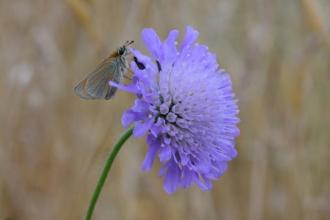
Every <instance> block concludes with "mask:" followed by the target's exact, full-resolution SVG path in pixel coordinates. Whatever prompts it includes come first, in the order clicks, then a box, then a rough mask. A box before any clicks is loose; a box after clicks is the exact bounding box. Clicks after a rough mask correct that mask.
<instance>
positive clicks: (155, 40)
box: [142, 28, 163, 60]
mask: <svg viewBox="0 0 330 220" xmlns="http://www.w3.org/2000/svg"><path fill="white" fill-rule="evenodd" d="M142 41H143V43H144V44H145V45H146V47H147V48H148V50H149V52H150V53H151V55H152V56H154V57H155V59H156V60H162V59H163V53H162V42H161V41H160V39H159V37H158V35H157V34H156V32H155V31H154V30H153V29H151V28H149V29H148V28H146V29H143V31H142Z"/></svg>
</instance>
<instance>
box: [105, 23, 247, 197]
mask: <svg viewBox="0 0 330 220" xmlns="http://www.w3.org/2000/svg"><path fill="white" fill-rule="evenodd" d="M178 34H179V32H178V31H176V30H174V31H171V32H170V33H169V35H168V38H167V39H166V40H165V41H164V43H162V42H161V41H160V39H159V37H158V36H157V34H156V33H155V31H154V30H153V29H144V30H143V31H142V40H143V42H144V43H145V45H146V47H147V48H148V50H149V52H150V53H151V55H152V56H153V57H154V59H155V60H156V64H155V63H154V62H153V61H152V60H151V58H149V57H148V56H145V55H143V54H142V53H141V52H139V51H138V50H134V49H131V52H132V54H134V56H135V57H136V58H135V62H134V61H133V62H132V63H131V67H132V69H133V71H134V76H133V79H132V84H131V85H129V86H123V85H118V84H115V83H113V82H110V84H111V85H112V86H117V87H119V88H121V89H124V90H127V91H130V92H133V93H135V94H137V96H138V99H136V100H135V105H134V106H133V107H132V108H131V109H130V110H127V111H126V112H125V113H124V115H123V117H122V124H123V126H124V127H127V126H128V125H129V124H130V123H132V122H136V126H135V128H134V131H133V135H134V137H136V138H137V137H141V136H143V135H144V134H145V133H148V134H147V138H146V141H147V143H148V145H149V149H148V152H147V155H146V158H145V160H144V162H143V164H142V169H143V170H148V169H150V168H151V167H152V165H153V161H154V158H155V156H156V155H157V154H158V157H159V158H160V161H161V162H162V163H164V165H163V167H162V168H161V170H160V172H159V175H160V177H161V176H163V175H164V173H165V170H166V174H165V181H164V190H165V191H166V192H167V193H170V194H171V193H174V192H175V191H176V190H177V189H178V187H179V186H180V185H181V186H182V187H183V188H187V187H189V186H190V185H191V183H192V182H195V183H196V184H197V185H198V186H199V187H201V188H202V189H203V190H207V191H209V190H211V188H212V182H211V181H210V179H212V180H216V179H218V178H219V177H220V176H221V175H222V174H223V173H224V172H225V171H226V169H227V162H228V161H230V160H231V159H232V158H234V157H236V155H237V152H236V150H235V148H234V145H235V142H234V138H235V137H236V136H238V135H239V133H240V131H239V129H238V128H237V126H236V124H237V123H238V122H239V119H238V118H237V117H236V115H237V114H238V112H239V111H238V108H237V101H236V100H233V97H234V94H233V93H232V86H231V85H232V83H231V80H230V76H229V75H228V74H225V73H224V70H223V69H218V63H217V61H216V55H215V54H211V53H209V52H208V51H207V50H208V48H207V47H206V46H204V45H197V44H195V41H196V39H197V36H198V32H197V31H195V30H194V29H193V28H191V27H187V33H186V36H185V38H184V40H183V43H182V45H181V47H180V49H179V51H178V50H177V48H176V44H177V43H176V41H175V40H176V38H177V36H178ZM142 64H143V65H142Z"/></svg>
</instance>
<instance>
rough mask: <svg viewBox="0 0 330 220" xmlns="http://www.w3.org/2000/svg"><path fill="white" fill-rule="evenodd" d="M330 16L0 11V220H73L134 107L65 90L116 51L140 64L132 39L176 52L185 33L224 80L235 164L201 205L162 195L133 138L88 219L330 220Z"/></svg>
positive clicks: (182, 193) (159, 6)
mask: <svg viewBox="0 0 330 220" xmlns="http://www.w3.org/2000/svg"><path fill="white" fill-rule="evenodd" d="M329 14H330V2H329V1H328V0H314V1H312V0H300V1H299V0H296V1H294V0H292V1H291V0H290V1H288V0H264V1H261V0H251V1H245V0H221V1H215V0H213V1H197V0H195V1H175V0H171V1H169V0H162V1H147V0H145V1H142V0H141V1H138V0H136V1H132V0H131V1H128V0H126V1H119V0H117V1H112V0H95V1H93V0H63V1H50V0H44V1H42V0H13V1H6V0H2V1H0V25H1V26H0V28H1V30H0V36H1V37H0V52H1V53H0V56H1V57H0V71H1V75H0V98H1V109H0V129H1V132H0V219H5V218H7V217H8V218H9V219H11V220H17V219H24V220H25V219H27V220H30V219H31V220H35V219H61V220H66V219H83V217H84V215H85V211H86V209H87V205H88V203H89V199H90V198H91V195H92V192H93V189H94V187H95V184H96V182H97V179H98V178H99V175H100V172H101V170H102V167H103V164H104V162H105V160H106V158H107V156H108V154H109V152H110V150H111V149H112V147H113V145H114V143H115V142H116V141H117V140H118V138H119V137H120V135H121V134H122V133H123V131H124V129H123V128H122V126H121V123H120V118H121V115H122V113H123V112H124V111H125V110H126V109H128V108H130V107H131V106H132V105H133V100H134V96H133V95H132V94H128V93H126V92H123V91H119V92H118V93H117V95H116V97H115V98H114V99H113V100H110V101H104V100H99V101H86V100H83V99H80V98H78V97H77V96H75V95H74V94H73V93H72V88H73V87H74V86H75V84H77V83H78V82H79V81H80V80H81V79H82V78H83V77H85V76H86V75H87V74H88V73H89V72H90V71H92V70H93V69H94V68H95V67H96V66H97V65H98V64H99V63H100V62H101V61H102V60H103V59H104V58H106V57H107V56H108V55H109V54H110V53H111V52H113V51H114V50H115V49H116V48H117V47H118V46H121V45H122V44H123V43H124V42H125V41H126V40H135V43H134V44H133V45H132V47H134V48H136V49H139V50H141V51H142V52H146V49H145V47H144V45H143V44H142V41H141V30H142V29H143V28H145V27H151V28H154V29H155V30H156V31H157V33H158V34H159V36H160V37H161V39H162V40H164V39H166V37H167V34H168V32H169V31H170V30H172V29H178V30H179V31H180V33H181V35H180V37H179V41H181V40H182V39H183V36H184V33H185V29H186V26H187V25H191V26H192V27H194V28H195V29H196V30H198V31H199V34H200V35H199V39H198V42H199V43H202V44H206V45H207V46H209V49H210V51H211V52H212V53H216V54H217V55H218V58H217V59H218V62H219V63H220V66H221V67H223V68H225V69H226V70H227V72H228V73H230V74H231V77H232V81H233V88H234V92H235V93H236V97H237V98H238V100H239V108H240V114H239V117H240V118H241V123H240V124H239V128H240V129H241V136H240V137H238V138H237V139H236V140H237V145H236V148H237V150H238V156H237V158H235V159H234V160H233V161H232V162H230V163H229V169H228V171H227V172H226V173H225V174H224V175H223V176H222V177H221V178H220V179H219V180H218V181H214V188H213V190H212V191H211V192H209V193H208V192H204V191H202V190H201V189H199V188H198V187H197V186H195V185H194V186H192V187H190V188H189V189H186V190H183V189H179V190H178V192H176V193H175V194H174V195H168V194H166V193H165V192H164V191H163V189H162V187H163V179H160V178H158V170H159V167H160V164H159V162H158V161H156V162H155V165H154V167H153V169H152V170H150V171H148V172H144V171H142V170H141V168H140V167H141V163H142V161H143V159H144V155H145V153H146V150H147V146H146V144H145V141H144V138H141V139H133V138H132V139H130V140H129V142H127V143H126V144H125V146H124V147H123V149H122V150H121V152H120V153H119V156H118V158H117V159H116V161H115V163H114V166H113V169H112V170H111V172H110V174H109V177H108V179H107V181H106V184H105V187H104V190H103V192H102V194H101V197H100V200H99V201H98V203H97V207H96V211H95V213H94V219H129V220H149V219H164V220H165V219H166V220H167V219H174V220H176V219H180V220H181V219H230V220H231V219H250V220H255V219H256V220H258V219H308V220H309V219H330V148H329V144H330V135H329V129H330V101H329V97H330V90H329V87H330V40H329V36H330V19H329ZM131 74H132V73H131V72H128V73H127V75H128V76H131ZM123 83H129V81H128V80H127V79H124V82H123Z"/></svg>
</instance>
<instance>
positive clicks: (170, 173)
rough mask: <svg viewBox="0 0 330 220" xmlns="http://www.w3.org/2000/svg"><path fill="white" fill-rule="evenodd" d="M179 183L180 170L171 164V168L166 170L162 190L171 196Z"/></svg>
mask: <svg viewBox="0 0 330 220" xmlns="http://www.w3.org/2000/svg"><path fill="white" fill-rule="evenodd" d="M180 182H181V170H180V168H179V167H178V165H177V164H175V163H174V162H172V164H171V166H169V167H168V168H167V171H166V176H165V180H164V190H165V192H167V193H168V194H173V193H174V192H175V191H177V190H178V188H179V186H180Z"/></svg>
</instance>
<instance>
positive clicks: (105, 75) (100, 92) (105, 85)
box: [85, 58, 117, 99]
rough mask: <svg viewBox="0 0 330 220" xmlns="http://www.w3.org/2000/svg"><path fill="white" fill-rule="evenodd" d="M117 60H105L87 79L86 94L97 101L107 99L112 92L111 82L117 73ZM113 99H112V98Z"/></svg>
mask: <svg viewBox="0 0 330 220" xmlns="http://www.w3.org/2000/svg"><path fill="white" fill-rule="evenodd" d="M114 59H116V58H108V59H106V60H104V61H103V62H102V63H101V64H100V65H99V66H98V67H97V68H96V69H95V70H93V72H91V73H90V74H89V76H88V77H87V78H88V80H87V83H86V86H85V89H86V92H87V93H88V94H89V95H90V96H92V97H93V98H95V99H105V98H106V96H107V93H108V91H109V90H110V85H109V81H110V80H112V79H113V77H114V76H115V74H117V73H116V68H115V66H116V65H115V60H114ZM111 98H112V97H111Z"/></svg>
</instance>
